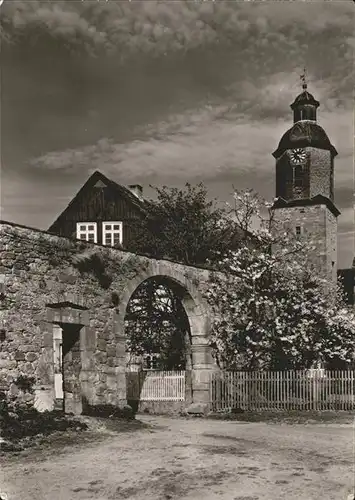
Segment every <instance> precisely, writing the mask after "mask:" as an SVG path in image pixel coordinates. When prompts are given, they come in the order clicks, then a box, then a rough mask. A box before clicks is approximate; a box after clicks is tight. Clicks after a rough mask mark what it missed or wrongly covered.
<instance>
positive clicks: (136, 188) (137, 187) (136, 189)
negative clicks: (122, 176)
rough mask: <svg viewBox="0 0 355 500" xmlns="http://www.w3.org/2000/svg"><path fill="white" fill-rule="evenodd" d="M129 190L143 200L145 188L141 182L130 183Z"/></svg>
mask: <svg viewBox="0 0 355 500" xmlns="http://www.w3.org/2000/svg"><path fill="white" fill-rule="evenodd" d="M128 187H129V190H130V191H131V193H133V194H134V195H135V196H137V198H138V199H139V200H141V201H142V200H143V188H142V186H141V185H139V184H130V185H129V186H128Z"/></svg>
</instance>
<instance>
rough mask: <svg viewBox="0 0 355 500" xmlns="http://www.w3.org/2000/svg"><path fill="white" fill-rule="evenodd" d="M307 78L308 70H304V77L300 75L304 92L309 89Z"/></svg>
mask: <svg viewBox="0 0 355 500" xmlns="http://www.w3.org/2000/svg"><path fill="white" fill-rule="evenodd" d="M306 76H307V72H306V68H303V73H302V75H300V79H301V82H302V88H303V89H304V90H306V89H307V80H306Z"/></svg>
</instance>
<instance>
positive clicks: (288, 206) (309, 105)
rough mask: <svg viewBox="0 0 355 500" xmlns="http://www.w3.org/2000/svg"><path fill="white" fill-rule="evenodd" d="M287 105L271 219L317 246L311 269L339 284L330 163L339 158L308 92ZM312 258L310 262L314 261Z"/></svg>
mask: <svg viewBox="0 0 355 500" xmlns="http://www.w3.org/2000/svg"><path fill="white" fill-rule="evenodd" d="M301 79H302V82H303V85H302V93H301V94H299V95H298V96H297V97H296V99H295V100H294V102H293V103H292V104H291V109H292V111H293V122H294V123H293V126H292V127H291V128H290V129H289V130H287V132H286V133H285V134H284V135H283V136H282V138H281V140H280V143H279V146H278V148H277V149H276V151H274V152H273V156H274V158H275V159H276V199H275V202H274V205H273V209H274V210H275V216H276V218H277V219H278V220H279V221H281V222H282V221H283V220H284V221H285V225H287V226H288V227H290V226H291V229H292V230H293V231H294V233H295V235H296V237H298V238H302V239H307V240H308V241H311V242H312V244H314V245H315V246H316V250H315V254H314V263H315V264H316V266H317V268H318V269H319V272H320V274H321V275H322V276H324V277H327V278H328V279H332V280H334V281H336V279H337V217H338V216H339V214H340V212H339V210H338V209H337V208H336V206H335V205H334V158H335V156H336V155H337V154H338V153H337V151H336V149H335V147H334V146H333V145H332V144H331V142H330V140H329V138H328V136H327V134H326V132H325V131H324V130H323V128H322V127H321V126H320V125H318V124H317V108H318V107H319V102H318V101H316V100H315V98H314V97H313V95H312V94H310V93H309V92H308V90H307V83H306V79H305V73H304V74H303V75H302V76H301ZM312 258H313V257H312Z"/></svg>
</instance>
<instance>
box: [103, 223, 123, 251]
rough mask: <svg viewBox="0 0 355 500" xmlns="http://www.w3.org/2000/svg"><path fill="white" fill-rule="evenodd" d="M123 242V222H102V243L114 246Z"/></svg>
mask: <svg viewBox="0 0 355 500" xmlns="http://www.w3.org/2000/svg"><path fill="white" fill-rule="evenodd" d="M122 242H123V224H122V222H118V221H115V222H114V221H110V222H103V223H102V244H103V245H107V246H110V247H114V246H115V245H117V244H120V245H122Z"/></svg>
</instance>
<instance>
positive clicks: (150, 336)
mask: <svg viewBox="0 0 355 500" xmlns="http://www.w3.org/2000/svg"><path fill="white" fill-rule="evenodd" d="M125 322H126V332H127V336H128V348H129V351H130V352H131V353H132V354H134V355H138V356H139V355H143V354H156V353H158V354H159V368H160V369H163V370H177V369H184V368H185V360H186V351H187V347H188V346H187V341H188V340H189V338H188V337H189V333H190V328H189V322H188V319H187V316H186V313H185V310H184V308H183V305H182V303H181V300H180V297H179V293H178V291H177V290H174V289H173V288H171V287H169V286H168V285H166V284H164V283H162V282H161V281H159V280H158V279H150V280H147V281H146V282H144V283H143V284H142V285H141V286H140V287H138V289H137V290H136V291H135V293H134V294H133V296H132V297H131V300H130V301H129V303H128V307H127V312H126V318H125Z"/></svg>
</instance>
